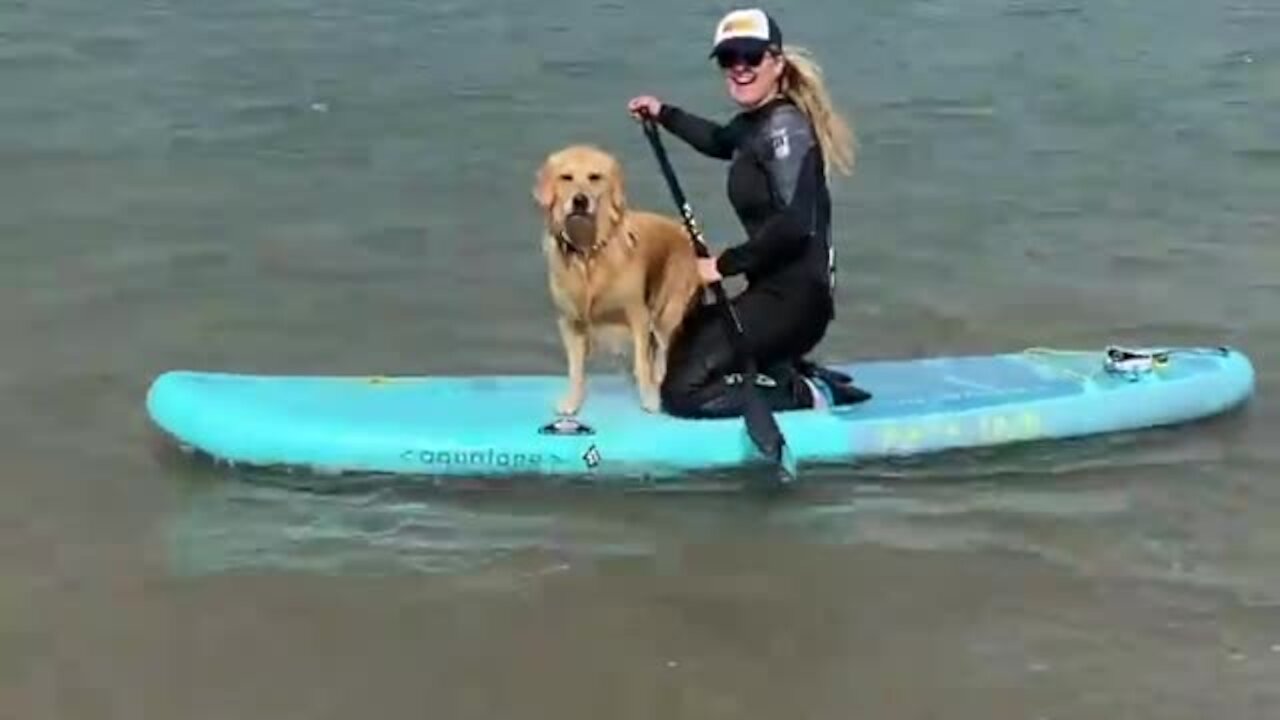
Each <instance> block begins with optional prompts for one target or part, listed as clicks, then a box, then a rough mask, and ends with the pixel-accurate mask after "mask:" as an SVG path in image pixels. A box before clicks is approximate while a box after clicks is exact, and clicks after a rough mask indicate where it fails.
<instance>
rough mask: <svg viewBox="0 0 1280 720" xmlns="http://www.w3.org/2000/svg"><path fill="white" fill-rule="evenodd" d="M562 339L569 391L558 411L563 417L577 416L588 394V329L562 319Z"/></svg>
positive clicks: (582, 325)
mask: <svg viewBox="0 0 1280 720" xmlns="http://www.w3.org/2000/svg"><path fill="white" fill-rule="evenodd" d="M558 324H559V326H560V339H561V340H563V341H564V353H565V359H566V360H567V361H568V365H569V389H568V391H567V392H565V394H564V396H563V397H561V398H560V403H559V405H558V406H557V408H556V409H557V410H559V411H560V413H561V414H563V415H575V414H577V412H578V410H579V409H580V408H581V407H582V401H583V399H584V398H585V397H586V394H587V372H586V364H587V342H588V340H587V328H586V326H585V325H584V324H583V323H581V322H577V321H574V320H571V319H569V318H563V317H562V318H560V319H559V321H558Z"/></svg>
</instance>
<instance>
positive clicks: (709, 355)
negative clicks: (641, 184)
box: [658, 99, 848, 417]
mask: <svg viewBox="0 0 1280 720" xmlns="http://www.w3.org/2000/svg"><path fill="white" fill-rule="evenodd" d="M658 121H659V123H660V124H661V125H662V126H663V127H664V128H666V129H667V130H668V131H670V132H671V133H672V134H674V135H675V136H677V137H679V138H680V139H682V140H684V141H685V142H687V143H688V144H689V145H691V146H692V147H693V148H694V149H696V150H697V151H698V152H700V153H702V154H704V155H707V156H710V157H714V158H719V159H722V160H729V161H730V164H729V173H728V194H729V201H730V203H732V205H733V208H734V210H735V212H736V213H737V215H738V218H739V220H740V221H741V222H742V225H743V228H744V229H745V230H746V234H747V240H746V241H745V242H743V243H741V244H739V245H736V246H733V247H730V248H728V249H726V250H725V251H724V252H723V253H721V255H720V257H719V260H718V262H717V267H718V269H719V271H720V274H721V275H722V276H724V277H729V276H733V275H737V274H743V275H745V277H746V279H747V289H746V290H744V291H743V292H742V293H741V294H739V295H738V296H737V297H735V298H733V300H732V301H731V302H732V303H733V305H734V307H735V308H736V310H737V313H738V317H739V319H740V321H741V323H742V327H743V332H744V335H745V336H746V340H747V346H748V348H749V349H750V350H751V352H752V353H753V354H754V356H755V360H756V363H757V366H758V368H759V369H760V371H761V372H762V374H765V375H767V376H769V377H771V378H772V379H773V380H774V381H776V384H774V385H770V384H768V383H766V384H765V385H764V386H763V387H761V391H762V392H763V393H764V395H765V398H766V402H767V403H768V404H769V405H770V406H771V407H772V408H773V409H774V410H788V409H796V408H803V407H810V406H811V405H812V395H811V393H810V391H809V390H808V388H807V386H806V385H804V383H803V381H802V380H801V378H800V375H799V373H798V372H797V370H798V369H799V368H802V367H803V368H805V369H806V372H808V373H809V374H813V372H811V371H813V370H815V368H814V367H813V366H812V365H811V364H809V363H807V362H804V361H803V356H804V355H805V354H806V353H808V352H809V351H811V350H812V349H813V348H814V347H815V346H817V344H818V343H819V342H820V341H821V340H822V338H823V336H824V335H825V334H826V331H827V326H828V325H829V324H830V322H831V320H832V319H833V318H834V317H835V305H834V297H833V295H834V285H835V254H834V251H833V249H832V244H831V237H830V222H831V199H830V196H829V195H828V193H827V183H826V167H825V163H824V161H823V157H822V152H821V148H820V146H819V144H818V139H817V136H816V135H815V133H814V129H813V127H812V125H811V124H810V122H809V120H808V117H807V116H806V115H805V114H804V113H803V112H802V111H801V110H800V108H799V107H797V106H796V105H794V104H793V103H792V102H790V101H789V100H786V99H777V100H774V101H771V102H769V103H767V104H766V105H763V106H761V107H759V108H756V109H753V110H750V111H746V112H743V113H740V114H738V115H737V116H735V117H734V118H733V119H732V120H731V121H730V122H729V123H728V124H727V125H720V124H718V123H715V122H712V121H710V120H707V119H704V118H701V117H698V116H696V115H693V114H692V113H689V112H686V111H684V110H681V109H679V108H677V107H673V106H671V105H663V107H662V111H661V112H660V114H659V116H658ZM721 313H722V311H721V310H720V309H719V308H718V307H716V306H715V305H698V306H696V307H695V309H694V310H693V311H692V312H691V313H690V315H689V317H688V318H686V320H685V322H684V324H683V326H682V328H681V330H680V332H679V334H678V335H677V336H676V339H675V340H674V341H673V344H672V347H671V350H670V354H669V356H668V365H667V374H666V377H665V378H664V380H663V384H662V400H663V405H664V408H665V409H666V410H667V411H668V412H670V413H671V414H673V415H680V416H686V417H725V416H734V415H740V414H741V412H742V406H741V401H740V399H739V393H738V392H735V391H734V390H735V388H734V386H733V384H732V383H731V381H730V378H732V377H733V376H734V373H736V372H738V369H739V360H740V359H739V358H737V357H736V355H735V353H734V347H733V343H732V342H731V340H730V337H729V334H728V330H727V328H726V326H725V323H724V321H723V319H722V317H721ZM819 374H822V373H819ZM826 376H827V379H830V378H831V375H830V374H829V373H826ZM847 379H848V378H839V377H836V381H837V382H839V381H840V380H845V381H847Z"/></svg>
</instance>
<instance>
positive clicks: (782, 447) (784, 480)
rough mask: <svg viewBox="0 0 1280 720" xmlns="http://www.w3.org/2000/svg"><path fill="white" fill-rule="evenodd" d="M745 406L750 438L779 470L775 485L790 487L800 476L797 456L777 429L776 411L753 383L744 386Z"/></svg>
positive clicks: (744, 415) (745, 420)
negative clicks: (765, 401)
mask: <svg viewBox="0 0 1280 720" xmlns="http://www.w3.org/2000/svg"><path fill="white" fill-rule="evenodd" d="M744 392H746V394H747V397H746V400H747V402H746V407H745V408H744V411H745V412H744V413H743V420H744V422H745V423H746V426H747V435H748V436H750V437H751V442H753V443H754V444H755V446H756V447H757V448H759V450H760V452H761V453H763V454H764V456H765V457H766V458H768V460H769V462H770V463H772V464H773V465H774V467H775V469H776V471H777V476H776V483H777V484H779V485H790V484H792V483H794V482H795V481H796V478H797V477H799V471H798V469H797V464H796V459H795V456H794V455H793V454H792V452H791V448H790V447H789V446H788V445H787V440H786V438H785V437H783V435H782V430H781V429H780V428H779V427H778V421H777V419H776V418H774V416H773V412H772V411H770V410H769V407H768V406H767V405H765V403H764V398H762V397H760V394H759V393H758V392H756V391H755V388H753V387H752V386H751V384H750V383H748V384H746V386H745V387H744Z"/></svg>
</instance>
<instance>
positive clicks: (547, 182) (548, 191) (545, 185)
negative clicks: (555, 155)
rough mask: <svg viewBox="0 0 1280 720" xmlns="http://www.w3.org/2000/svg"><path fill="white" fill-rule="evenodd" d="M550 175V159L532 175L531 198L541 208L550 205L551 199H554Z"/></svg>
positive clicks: (544, 208)
mask: <svg viewBox="0 0 1280 720" xmlns="http://www.w3.org/2000/svg"><path fill="white" fill-rule="evenodd" d="M552 177H553V176H552V173H551V163H550V161H548V162H544V163H543V164H542V167H540V168H538V172H537V173H536V175H535V176H534V181H533V199H534V201H535V202H537V203H538V206H539V207H541V208H542V209H543V210H546V209H547V208H549V207H551V203H552V201H554V200H555V197H554V192H555V187H554V185H553V182H552Z"/></svg>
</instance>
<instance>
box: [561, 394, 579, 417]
mask: <svg viewBox="0 0 1280 720" xmlns="http://www.w3.org/2000/svg"><path fill="white" fill-rule="evenodd" d="M581 409H582V394H581V393H576V392H570V393H568V394H567V395H565V396H564V397H562V398H560V402H558V403H556V412H558V413H560V414H561V415H577V414H578V410H581Z"/></svg>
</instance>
